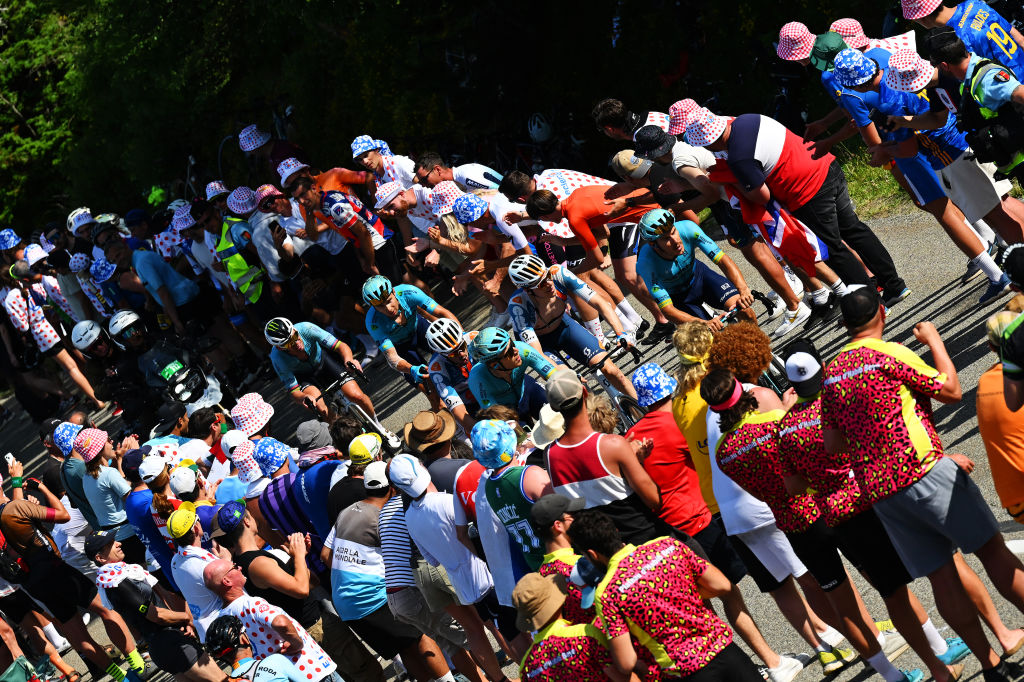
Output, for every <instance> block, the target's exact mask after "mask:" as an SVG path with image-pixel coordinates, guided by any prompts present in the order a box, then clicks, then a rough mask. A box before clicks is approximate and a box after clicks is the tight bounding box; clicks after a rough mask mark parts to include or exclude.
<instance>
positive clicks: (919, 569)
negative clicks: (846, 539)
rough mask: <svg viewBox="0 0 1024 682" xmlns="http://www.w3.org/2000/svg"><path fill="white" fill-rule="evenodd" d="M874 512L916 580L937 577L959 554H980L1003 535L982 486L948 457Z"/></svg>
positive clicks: (883, 502)
mask: <svg viewBox="0 0 1024 682" xmlns="http://www.w3.org/2000/svg"><path fill="white" fill-rule="evenodd" d="M875 512H876V513H877V514H878V517H879V518H880V519H881V520H882V524H883V525H884V526H885V530H886V531H888V533H889V537H890V538H892V544H893V545H895V547H896V552H897V553H898V554H899V555H900V558H901V559H902V560H903V563H904V564H905V565H906V567H907V570H908V571H909V572H910V575H912V576H913V577H915V578H923V577H924V576H926V575H929V574H931V573H934V572H935V571H937V570H938V569H939V568H941V567H942V566H943V565H945V564H946V563H947V562H949V561H951V560H952V557H953V552H955V551H956V550H957V548H959V549H960V550H961V551H962V552H963V553H964V554H972V553H974V552H976V551H978V550H979V549H981V547H982V546H983V545H984V544H985V543H986V542H988V541H989V540H991V539H992V537H993V536H995V534H996V533H998V532H999V525H998V524H997V523H996V517H995V516H993V514H992V511H991V510H990V509H989V508H988V505H987V504H985V499H984V498H983V497H982V495H981V491H980V490H979V489H978V486H977V485H975V484H974V481H972V480H971V479H970V477H969V476H968V475H967V474H966V473H964V470H963V469H961V468H960V467H959V466H957V464H956V462H954V461H953V460H951V459H949V458H948V457H943V458H942V459H940V460H939V461H938V462H936V463H935V465H934V466H933V467H932V469H931V471H929V472H928V473H927V474H925V475H924V477H923V478H921V480H919V481H918V482H917V483H915V484H913V485H911V486H909V487H907V488H904V489H903V490H901V491H899V492H898V493H896V494H895V495H893V496H892V497H888V498H886V499H884V500H880V501H878V502H876V503H875Z"/></svg>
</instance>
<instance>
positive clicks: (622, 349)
mask: <svg viewBox="0 0 1024 682" xmlns="http://www.w3.org/2000/svg"><path fill="white" fill-rule="evenodd" d="M627 353H629V354H630V355H632V356H633V362H636V363H639V362H640V360H641V359H643V353H642V352H640V349H639V348H637V347H636V346H618V347H617V348H613V349H612V350H610V351H608V355H606V356H605V358H604V360H605V361H608V360H611V361H612V362H615V361H616V360H618V359H620V358H622V357H624V356H625V355H626V354H627ZM603 365H604V361H602V362H601V363H600V364H598V365H588V366H587V367H584V368H583V369H581V370H580V371H578V372H576V375H577V376H578V377H580V378H581V379H582V378H583V377H585V376H587V375H588V374H594V373H595V372H597V371H598V370H600V369H601V367H602V366H603Z"/></svg>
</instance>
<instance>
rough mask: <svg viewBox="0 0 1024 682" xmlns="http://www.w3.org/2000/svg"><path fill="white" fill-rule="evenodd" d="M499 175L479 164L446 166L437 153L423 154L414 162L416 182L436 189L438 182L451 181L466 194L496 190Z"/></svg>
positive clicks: (499, 179) (499, 178) (499, 180)
mask: <svg viewBox="0 0 1024 682" xmlns="http://www.w3.org/2000/svg"><path fill="white" fill-rule="evenodd" d="M501 177H502V176H501V173H499V172H498V171H496V170H494V169H493V168H488V167H487V166H485V165H483V164H481V163H464V164H462V165H461V166H446V165H444V160H443V159H442V158H441V155H440V154H438V153H437V152H425V153H424V154H421V155H420V158H419V159H417V160H416V182H418V183H419V184H421V185H426V186H427V187H436V186H437V184H438V183H439V182H444V181H445V180H451V181H452V182H454V183H456V184H457V185H459V187H461V188H462V189H463V190H465V191H467V192H472V191H473V190H478V189H498V185H499V184H500V183H501Z"/></svg>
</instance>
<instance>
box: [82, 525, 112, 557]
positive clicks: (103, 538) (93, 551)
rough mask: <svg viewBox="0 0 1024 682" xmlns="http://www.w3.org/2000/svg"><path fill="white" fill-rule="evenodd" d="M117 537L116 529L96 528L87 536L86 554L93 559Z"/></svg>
mask: <svg viewBox="0 0 1024 682" xmlns="http://www.w3.org/2000/svg"><path fill="white" fill-rule="evenodd" d="M116 539H117V531H115V530H94V531H93V532H91V533H89V535H88V536H86V538H85V555H86V556H87V557H89V559H90V560H91V559H92V558H93V557H94V556H96V555H97V554H99V553H100V552H102V551H103V548H104V547H106V546H107V545H109V544H111V543H113V542H114V540H116Z"/></svg>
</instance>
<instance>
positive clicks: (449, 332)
mask: <svg viewBox="0 0 1024 682" xmlns="http://www.w3.org/2000/svg"><path fill="white" fill-rule="evenodd" d="M462 342H463V339H462V325H460V324H459V323H458V322H456V321H455V320H449V319H448V318H447V317H439V318H437V319H436V320H434V321H433V322H431V323H430V326H429V327H427V345H428V346H430V350H432V351H434V352H435V353H441V354H447V353H451V352H453V351H455V350H456V349H457V348H458V347H459V346H461V345H462Z"/></svg>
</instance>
